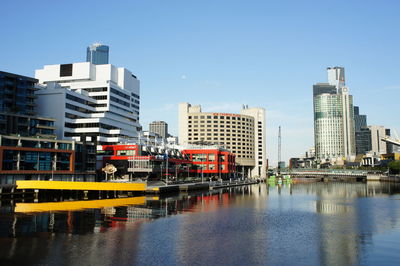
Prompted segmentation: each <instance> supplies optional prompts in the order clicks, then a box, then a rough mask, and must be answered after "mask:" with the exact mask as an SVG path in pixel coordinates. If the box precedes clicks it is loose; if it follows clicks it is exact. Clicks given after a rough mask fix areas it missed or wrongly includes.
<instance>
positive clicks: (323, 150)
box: [313, 67, 355, 161]
mask: <svg viewBox="0 0 400 266" xmlns="http://www.w3.org/2000/svg"><path fill="white" fill-rule="evenodd" d="M327 70H328V81H329V83H317V84H315V85H314V86H313V102H314V141H315V151H316V157H317V158H318V159H329V160H332V161H334V160H338V159H343V158H344V159H347V160H352V159H353V158H354V155H355V133H354V108H353V97H352V96H351V95H349V90H348V88H347V87H346V86H345V77H344V68H342V67H334V68H328V69H327Z"/></svg>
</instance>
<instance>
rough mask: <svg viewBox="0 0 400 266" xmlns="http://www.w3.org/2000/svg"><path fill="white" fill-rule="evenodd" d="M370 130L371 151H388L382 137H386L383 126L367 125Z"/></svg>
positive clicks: (377, 152)
mask: <svg viewBox="0 0 400 266" xmlns="http://www.w3.org/2000/svg"><path fill="white" fill-rule="evenodd" d="M368 129H369V130H370V132H371V153H372V155H378V156H379V155H382V154H386V153H388V151H387V144H386V142H385V141H383V140H382V138H384V137H386V128H385V127H383V126H368Z"/></svg>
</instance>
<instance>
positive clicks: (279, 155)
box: [278, 126, 282, 175]
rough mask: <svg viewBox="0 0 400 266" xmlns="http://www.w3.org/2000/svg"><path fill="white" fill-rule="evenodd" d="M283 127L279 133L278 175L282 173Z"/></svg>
mask: <svg viewBox="0 0 400 266" xmlns="http://www.w3.org/2000/svg"><path fill="white" fill-rule="evenodd" d="M281 139H282V137H281V126H279V132H278V175H279V174H280V173H281V171H280V170H281V149H282V146H281Z"/></svg>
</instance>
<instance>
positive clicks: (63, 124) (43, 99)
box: [35, 62, 140, 145]
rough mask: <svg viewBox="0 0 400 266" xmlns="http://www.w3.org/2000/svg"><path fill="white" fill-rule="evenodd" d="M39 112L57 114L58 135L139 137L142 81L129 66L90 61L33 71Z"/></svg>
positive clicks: (101, 140) (102, 139) (104, 140)
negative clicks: (119, 66)
mask: <svg viewBox="0 0 400 266" xmlns="http://www.w3.org/2000/svg"><path fill="white" fill-rule="evenodd" d="M35 77H36V78H37V79H38V80H39V83H40V84H41V87H42V89H40V90H38V91H36V93H35V94H36V95H37V96H38V99H37V103H38V108H37V109H38V110H37V111H38V114H39V115H43V116H49V117H53V118H55V119H56V122H55V127H56V128H57V129H56V134H57V138H59V139H73V140H81V139H82V137H83V138H84V137H85V136H86V137H91V138H93V137H95V139H97V142H98V144H99V145H103V144H116V143H126V142H136V141H137V140H138V131H139V130H140V124H139V104H140V96H139V95H140V88H139V86H140V82H139V80H138V79H137V78H136V76H134V75H133V74H132V73H131V72H130V71H128V70H127V69H125V68H118V67H115V66H113V65H111V64H101V65H95V64H92V63H90V62H83V63H74V64H62V65H46V66H44V68H43V69H39V70H36V74H35Z"/></svg>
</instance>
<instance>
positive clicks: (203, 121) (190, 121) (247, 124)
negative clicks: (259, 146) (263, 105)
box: [188, 120, 253, 126]
mask: <svg viewBox="0 0 400 266" xmlns="http://www.w3.org/2000/svg"><path fill="white" fill-rule="evenodd" d="M188 123H189V124H192V123H193V124H199V123H200V124H212V123H214V124H218V123H220V124H233V125H236V124H238V125H245V126H252V125H253V123H239V122H238V123H236V122H235V121H232V123H231V122H230V121H223V120H221V121H218V120H189V121H188Z"/></svg>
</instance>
